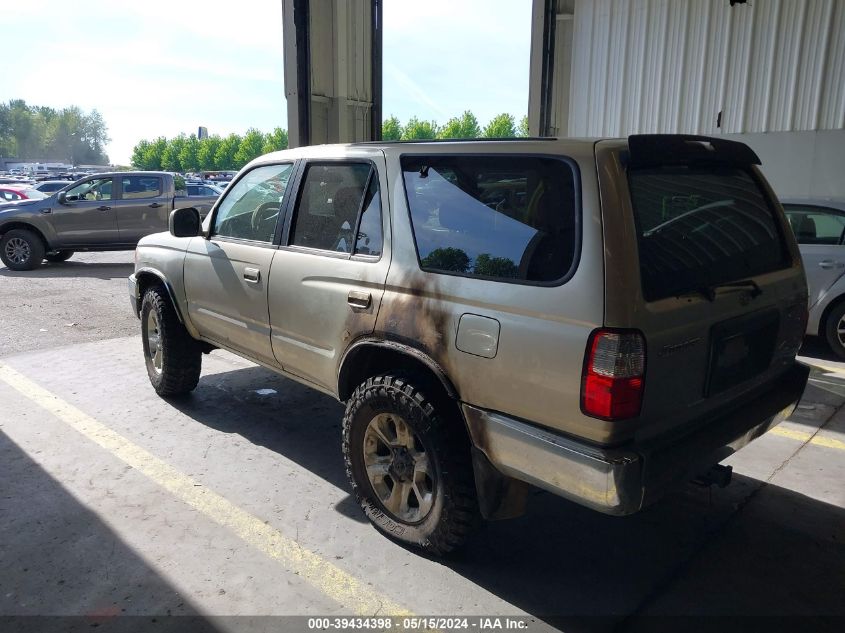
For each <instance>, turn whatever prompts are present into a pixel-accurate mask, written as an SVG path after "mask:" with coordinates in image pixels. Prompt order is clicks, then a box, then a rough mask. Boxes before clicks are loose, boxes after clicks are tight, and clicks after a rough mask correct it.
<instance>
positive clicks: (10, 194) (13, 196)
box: [0, 185, 47, 202]
mask: <svg viewBox="0 0 845 633" xmlns="http://www.w3.org/2000/svg"><path fill="white" fill-rule="evenodd" d="M46 197H47V196H46V195H45V194H44V193H42V192H41V191H38V190H37V189H34V188H33V187H30V186H29V185H24V186H17V185H5V186H0V202H16V201H18V200H41V199H43V198H46Z"/></svg>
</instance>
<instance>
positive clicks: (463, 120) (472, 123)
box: [437, 110, 481, 138]
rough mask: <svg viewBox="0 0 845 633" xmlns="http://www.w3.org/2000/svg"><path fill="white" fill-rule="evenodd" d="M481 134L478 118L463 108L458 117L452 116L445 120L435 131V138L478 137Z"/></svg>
mask: <svg viewBox="0 0 845 633" xmlns="http://www.w3.org/2000/svg"><path fill="white" fill-rule="evenodd" d="M479 136H481V127H480V126H479V125H478V119H476V118H475V115H474V114H473V113H472V112H470V111H469V110H465V111H464V113H463V114H462V115H461V116H459V117H452V118H451V119H449V120H448V121H446V125H444V126H443V127H442V128H440V130H439V131H438V133H437V138H478V137H479Z"/></svg>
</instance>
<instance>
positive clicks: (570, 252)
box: [401, 155, 579, 283]
mask: <svg viewBox="0 0 845 633" xmlns="http://www.w3.org/2000/svg"><path fill="white" fill-rule="evenodd" d="M401 164H402V171H403V176H404V182H405V192H406V195H407V198H408V207H409V209H410V212H411V223H412V225H413V229H414V238H415V240H416V246H417V253H418V257H419V263H420V267H421V268H422V269H423V270H426V271H429V272H436V273H445V274H455V275H463V276H467V277H478V278H483V279H490V280H496V281H511V282H523V283H557V282H561V281H562V280H564V279H565V278H566V277H567V276H568V275H569V274H570V272H571V270H572V269H573V268H574V266H575V264H576V252H577V248H576V247H577V241H578V228H579V222H578V213H577V208H578V205H577V186H576V185H577V183H576V178H575V171H574V167H573V166H572V165H571V164H570V163H569V162H567V161H564V160H560V159H555V158H546V157H532V156H507V155H502V156H457V155H451V156H450V155H440V156H431V155H426V156H403V157H402V159H401Z"/></svg>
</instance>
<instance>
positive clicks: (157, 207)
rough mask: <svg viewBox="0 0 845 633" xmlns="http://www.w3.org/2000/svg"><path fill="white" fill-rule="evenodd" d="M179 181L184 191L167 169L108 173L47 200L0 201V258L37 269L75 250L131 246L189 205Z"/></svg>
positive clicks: (11, 264)
mask: <svg viewBox="0 0 845 633" xmlns="http://www.w3.org/2000/svg"><path fill="white" fill-rule="evenodd" d="M177 184H179V189H180V190H181V191H182V192H183V191H184V189H183V185H182V183H177V181H176V180H175V179H174V176H173V174H170V173H167V172H141V171H134V172H133V171H128V172H115V173H103V174H95V175H92V176H88V177H85V178H83V179H81V180H78V181H76V182H75V183H72V184H71V185H70V186H69V187H68V188H66V189H63V190H60V191H58V192H56V193H54V194H52V195H50V196H48V197H45V198H44V199H42V200H21V201H18V202H13V203H7V204H0V259H2V261H3V263H4V264H5V265H6V267H7V268H9V269H11V270H32V269H33V268H35V267H36V266H38V265H39V264H41V262H42V260H44V259H46V260H47V261H50V262H60V261H64V260H66V259H68V258H69V257H71V256H72V255H73V253H74V251H80V250H82V251H116V250H132V249H134V248H135V245H136V244H137V243H138V240H139V239H141V238H142V237H143V236H145V235H149V234H150V233H155V232H157V231H162V230H164V229H166V228H167V218H168V216H169V214H170V212H171V211H172V210H173V209H174V208H175V207H176V206H177V205H179V204H185V205H188V204H189V202H187V200H188V198H187V197H177V188H176V185H177ZM39 195H43V194H39ZM183 195H184V194H183ZM200 202H203V200H200ZM200 206H201V207H202V206H203V205H202V204H201V205H200Z"/></svg>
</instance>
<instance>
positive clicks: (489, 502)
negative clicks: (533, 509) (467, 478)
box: [472, 446, 529, 521]
mask: <svg viewBox="0 0 845 633" xmlns="http://www.w3.org/2000/svg"><path fill="white" fill-rule="evenodd" d="M472 469H473V471H474V472H475V489H476V492H477V493H478V506H479V509H480V510H481V516H482V517H484V518H485V519H487V520H488V521H499V520H502V519H515V518H516V517H519V516H522V515H523V514H525V506H526V504H527V501H528V488H529V486H528V484H527V483H525V482H524V481H519V480H517V479H513V478H511V477H508V476H506V475H503V474H502V473H500V472H499V471H498V470H497V469H496V467H495V466H493V464H491V463H490V460H489V459H487V456H486V455H485V454H484V452H483V451H481V450H479V449H478V448H476V447H475V446H473V447H472Z"/></svg>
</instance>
